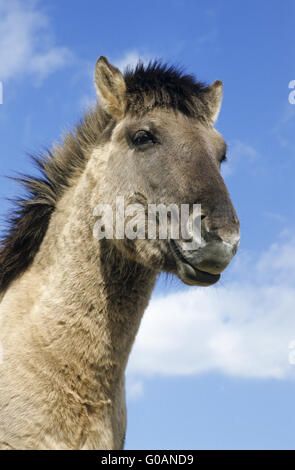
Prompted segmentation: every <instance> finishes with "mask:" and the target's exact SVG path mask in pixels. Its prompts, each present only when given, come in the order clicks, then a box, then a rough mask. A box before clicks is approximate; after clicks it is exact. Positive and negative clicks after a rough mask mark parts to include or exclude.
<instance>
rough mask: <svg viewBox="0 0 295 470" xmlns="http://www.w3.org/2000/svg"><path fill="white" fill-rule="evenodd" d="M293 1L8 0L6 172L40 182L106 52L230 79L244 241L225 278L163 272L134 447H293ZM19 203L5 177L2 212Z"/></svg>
mask: <svg viewBox="0 0 295 470" xmlns="http://www.w3.org/2000/svg"><path fill="white" fill-rule="evenodd" d="M294 31H295V4H294V2H293V1H292V0H284V2H282V1H277V0H270V1H266V0H264V1H263V0H260V1H259V2H257V1H252V0H248V1H247V2H242V1H233V0H226V1H225V0H219V1H218V0H215V1H207V2H201V1H198V0H191V1H190V0H170V1H168V0H161V2H159V1H155V0H150V1H149V2H148V3H140V2H136V1H133V0H130V1H126V2H119V1H111V0H110V1H108V2H100V1H95V0H84V1H83V2H82V1H77V0H63V1H62V2H60V1H59V2H58V1H57V0H51V1H50V2H49V1H41V0H40V1H29V0H22V1H17V0H9V2H8V1H7V0H0V81H2V83H3V104H1V105H0V162H1V165H0V173H1V175H7V174H8V175H9V174H10V175H11V174H12V173H13V172H14V171H24V172H32V168H31V164H30V162H29V159H28V158H27V156H26V154H27V153H28V152H29V153H30V152H34V151H40V150H42V149H44V148H46V147H49V146H50V145H51V143H52V142H53V141H55V140H57V139H59V137H60V135H61V134H62V132H64V131H65V130H66V129H67V128H71V127H72V126H73V124H74V123H75V122H77V121H78V120H79V119H80V118H81V117H82V114H83V110H84V109H85V107H86V106H87V104H88V103H91V102H92V101H93V100H94V99H95V94H94V87H93V79H92V75H93V68H94V64H95V61H96V59H97V57H98V56H99V55H102V54H103V55H105V56H107V57H108V58H109V59H110V61H112V62H113V63H114V64H116V65H117V66H119V67H121V68H124V67H125V66H126V65H127V64H129V63H131V64H134V63H135V62H136V60H137V59H138V57H141V58H142V59H143V60H149V59H152V58H155V57H159V58H163V59H164V60H166V61H169V62H170V63H174V64H175V63H176V64H180V65H183V66H184V67H185V69H186V70H187V71H188V72H190V73H193V74H195V75H196V76H197V77H198V78H199V79H201V80H205V81H207V82H209V83H210V82H212V81H214V80H215V79H217V78H218V79H221V80H222V81H223V82H224V100H223V106H222V110H221V113H220V117H219V120H218V123H217V128H218V130H219V131H220V132H221V133H222V134H223V136H224V137H225V139H226V141H227V142H228V147H229V151H228V160H229V161H228V163H226V164H225V165H224V167H223V174H224V178H225V180H226V183H227V185H228V188H229V190H230V193H231V196H232V200H233V202H234V204H235V207H236V209H237V212H238V215H239V218H240V221H241V234H242V238H241V245H240V250H239V253H238V255H237V257H236V259H235V261H234V262H233V263H232V266H231V267H230V268H229V269H228V270H227V271H226V273H225V274H224V276H223V278H222V281H221V282H220V283H219V284H218V285H217V286H216V287H212V288H209V289H202V288H188V287H186V286H184V285H183V284H181V282H180V281H179V280H178V279H176V278H173V279H168V280H166V277H165V276H163V277H160V279H159V281H158V284H157V286H156V289H155V292H154V295H153V298H152V301H151V303H150V305H149V307H148V310H147V312H146V314H145V317H144V320H143V323H142V326H141V329H140V332H139V334H138V337H137V340H136V344H135V347H134V349H133V352H132V356H131V358H130V362H129V366H128V372H127V394H128V431H127V441H126V448H129V449H131V448H133V449H135V448H155V449H161V448H162V449H163V448H191V449H198V448H204V449H211V448H218V449H226V448H292V449H294V448H295V443H294V429H293V423H294V418H295V408H294V379H295V365H292V364H290V361H289V356H290V354H292V349H290V348H289V345H290V342H291V341H293V340H295V290H294V288H295V236H294V226H295V216H294V171H295V165H294V162H295V138H294V125H295V105H292V104H291V103H290V102H289V100H288V95H289V93H290V91H291V90H289V89H288V84H289V82H290V81H291V80H295V65H294ZM16 193H18V188H16V186H15V183H13V182H11V181H9V180H6V179H4V178H1V184H0V199H1V209H0V212H1V215H4V214H5V212H6V211H7V209H8V202H7V201H6V198H9V197H13V196H14V195H15V194H16Z"/></svg>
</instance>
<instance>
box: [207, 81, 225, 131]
mask: <svg viewBox="0 0 295 470" xmlns="http://www.w3.org/2000/svg"><path fill="white" fill-rule="evenodd" d="M204 92H205V94H204V96H205V101H206V104H207V106H208V108H209V119H210V121H211V124H212V125H213V124H214V123H215V122H216V120H217V118H218V114H219V111H220V108H221V102H222V92H223V84H222V82H221V81H220V80H216V81H215V82H214V83H212V85H210V86H208V87H207V88H205V90H204Z"/></svg>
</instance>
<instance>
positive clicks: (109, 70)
mask: <svg viewBox="0 0 295 470" xmlns="http://www.w3.org/2000/svg"><path fill="white" fill-rule="evenodd" d="M94 83H95V87H96V92H97V95H98V98H99V100H100V102H101V104H102V106H103V108H104V109H105V110H106V111H107V113H108V114H110V115H111V116H113V117H114V118H116V119H120V118H122V117H123V115H124V113H125V108H126V84H125V80H124V77H123V75H122V74H121V72H120V70H119V69H117V67H114V66H113V65H111V64H110V63H109V61H108V60H107V58H106V57H104V56H101V57H99V59H98V60H97V62H96V66H95V76H94Z"/></svg>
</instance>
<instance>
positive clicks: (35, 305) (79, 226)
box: [6, 162, 156, 400]
mask: <svg viewBox="0 0 295 470" xmlns="http://www.w3.org/2000/svg"><path fill="white" fill-rule="evenodd" d="M96 165H97V163H95V164H92V163H91V162H89V165H87V167H86V169H85V171H84V173H83V174H82V175H81V176H80V178H79V180H78V181H77V182H76V184H75V185H73V186H72V187H71V188H69V189H68V190H67V191H66V193H65V194H64V196H63V198H62V199H61V200H60V201H59V203H58V204H57V207H56V210H55V211H54V213H53V214H52V217H51V221H50V224H49V227H48V230H47V233H46V235H45V237H44V240H43V242H42V244H41V247H40V250H39V252H38V253H37V255H36V257H35V259H34V262H33V264H32V266H31V268H30V269H29V270H28V271H27V272H26V273H25V274H24V275H23V276H22V278H20V279H19V281H16V284H15V286H13V288H12V289H11V295H13V296H14V301H15V300H16V299H15V296H18V298H19V300H20V299H22V302H21V305H22V308H23V310H24V311H23V312H22V314H21V316H22V317H23V318H24V319H25V320H24V321H26V322H31V323H32V327H33V329H32V331H33V332H34V333H33V334H34V335H35V337H34V338H33V341H34V342H35V343H36V344H38V354H37V351H36V357H38V360H39V361H40V354H41V355H42V350H43V351H46V355H47V357H48V354H49V355H51V356H52V359H53V360H48V361H47V364H46V365H45V367H46V366H47V365H48V364H50V363H52V364H54V367H56V368H58V369H60V370H64V367H67V370H71V371H72V373H71V374H70V375H71V378H70V379H69V381H70V382H71V384H73V380H74V378H73V377H79V381H77V380H76V382H75V387H77V391H78V388H79V387H80V390H79V391H78V393H79V394H80V395H81V394H84V395H85V394H86V395H87V396H88V397H89V396H92V398H93V400H94V399H95V400H102V399H105V398H107V397H109V395H110V394H111V393H112V387H113V388H114V387H115V385H116V383H117V381H118V380H121V379H122V375H123V373H124V370H125V366H126V363H127V359H128V355H129V353H130V349H131V347H132V344H133V342H134V338H135V335H136V332H137V330H138V327H139V324H140V320H141V317H142V314H143V312H144V309H145V308H146V306H147V303H148V300H149V297H150V294H151V291H152V288H153V285H154V282H155V276H156V273H155V272H153V271H150V270H149V269H147V268H144V267H143V266H141V265H139V264H137V263H135V262H132V261H128V260H126V259H124V257H123V255H121V254H120V252H119V251H118V250H117V249H116V248H115V247H114V245H113V244H112V242H111V241H109V240H100V241H99V240H97V239H95V238H94V236H93V225H94V223H95V219H94V217H93V208H94V207H95V205H96V204H97V202H98V201H97V200H96V198H97V187H98V184H99V183H98V182H97V175H98V173H97V171H98V170H99V172H100V175H101V176H102V174H103V164H102V163H100V164H99V166H100V168H98V167H97V166H96ZM28 286H30V287H31V288H30V289H28V288H27V287H28ZM9 293H10V292H9V291H8V293H7V297H9ZM24 299H26V301H25V300H24ZM6 304H7V302H6ZM19 304H20V302H18V305H19ZM11 321H12V319H11ZM40 347H41V350H40ZM33 356H34V355H31V358H32V357H33ZM31 360H33V359H31ZM97 382H100V384H102V383H103V384H104V385H103V387H102V386H99V385H98V383H97ZM86 384H87V386H86Z"/></svg>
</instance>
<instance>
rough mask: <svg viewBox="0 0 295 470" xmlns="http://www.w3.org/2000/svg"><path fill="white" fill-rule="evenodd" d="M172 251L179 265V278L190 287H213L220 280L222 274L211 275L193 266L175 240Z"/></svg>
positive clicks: (172, 242) (171, 241)
mask: <svg viewBox="0 0 295 470" xmlns="http://www.w3.org/2000/svg"><path fill="white" fill-rule="evenodd" d="M170 246H171V251H172V253H173V255H174V258H175V261H176V265H177V275H178V277H179V278H180V279H181V280H182V282H184V283H185V284H188V285H190V286H212V285H213V284H215V283H216V282H218V281H219V279H220V274H211V273H208V272H206V271H202V270H201V269H198V268H196V267H195V266H193V265H192V264H191V263H189V261H188V260H187V259H186V258H185V257H184V256H183V254H182V252H181V250H180V248H179V247H178V245H177V243H176V242H175V240H173V239H171V240H170Z"/></svg>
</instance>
